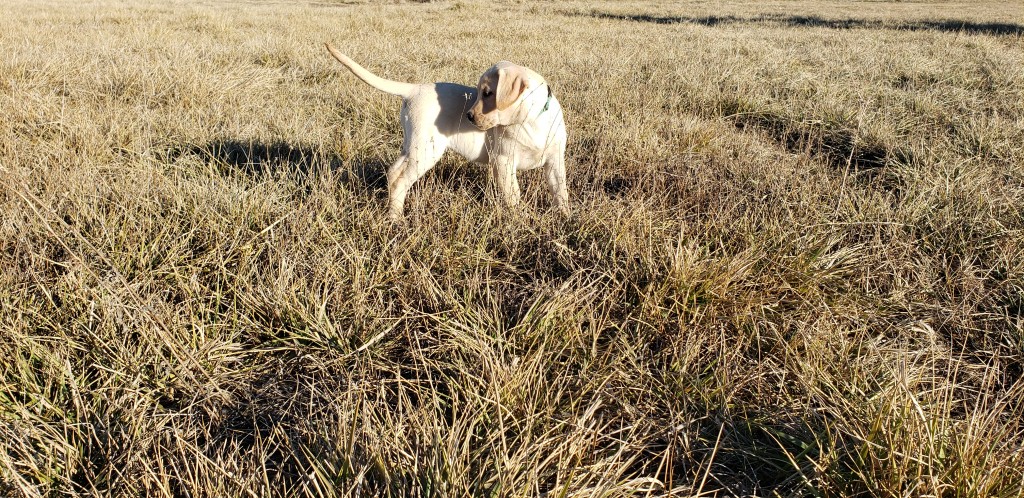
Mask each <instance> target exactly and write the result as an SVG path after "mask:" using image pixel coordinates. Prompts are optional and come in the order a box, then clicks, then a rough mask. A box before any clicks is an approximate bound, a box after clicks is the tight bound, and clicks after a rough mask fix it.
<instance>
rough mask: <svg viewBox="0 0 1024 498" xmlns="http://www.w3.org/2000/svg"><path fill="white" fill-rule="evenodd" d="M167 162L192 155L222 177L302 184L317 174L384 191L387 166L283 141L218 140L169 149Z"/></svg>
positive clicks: (372, 160)
mask: <svg viewBox="0 0 1024 498" xmlns="http://www.w3.org/2000/svg"><path fill="white" fill-rule="evenodd" d="M167 156H168V159H170V160H172V161H173V160H175V159H178V158H181V157H185V156H195V157H197V158H198V159H199V160H201V161H202V162H204V163H207V164H212V165H214V166H215V167H216V168H217V170H218V171H219V172H221V173H223V174H227V175H232V174H243V175H245V176H249V177H253V178H263V177H280V176H285V177H290V178H292V179H294V180H295V181H296V182H297V183H299V184H303V185H304V184H306V183H307V182H308V180H309V179H310V178H311V177H314V176H316V175H317V174H318V173H322V172H331V173H334V174H336V175H337V176H338V178H339V180H340V181H341V183H342V184H345V185H349V186H352V187H356V186H361V187H363V188H367V189H370V190H373V191H382V192H383V191H386V190H387V179H386V178H385V171H386V170H387V166H388V165H387V164H386V163H384V162H383V161H381V160H379V159H374V158H370V157H365V156H363V157H356V158H354V159H352V160H349V161H344V160H343V159H342V158H341V157H340V156H339V155H338V154H337V153H336V152H333V151H330V150H326V149H324V148H320V147H314V146H309V145H297V144H292V143H288V142H285V141H272V142H264V141H260V140H248V141H246V140H237V139H220V140H213V141H210V142H207V143H205V144H193V145H183V146H178V147H174V148H172V149H171V150H170V151H169V152H168V154H167Z"/></svg>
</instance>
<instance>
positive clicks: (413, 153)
mask: <svg viewBox="0 0 1024 498" xmlns="http://www.w3.org/2000/svg"><path fill="white" fill-rule="evenodd" d="M413 143H416V142H415V141H414V142H413ZM445 147H446V144H445V143H443V142H442V141H438V140H434V141H430V142H428V143H424V144H420V145H419V146H413V147H412V148H411V149H410V150H409V151H408V152H407V153H405V154H402V156H401V157H399V158H398V160H397V161H395V164H393V165H392V166H391V168H390V169H389V170H388V204H389V207H388V216H389V217H390V218H391V219H392V220H396V221H397V220H400V219H402V217H403V213H404V211H405V197H406V196H407V195H408V194H409V189H411V188H412V185H413V184H414V183H416V180H419V179H420V178H421V177H422V176H423V175H424V174H426V172H427V171H430V168H433V167H434V165H435V164H437V161H438V160H440V159H441V156H442V155H443V154H444V150H445Z"/></svg>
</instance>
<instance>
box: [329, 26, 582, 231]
mask: <svg viewBox="0 0 1024 498" xmlns="http://www.w3.org/2000/svg"><path fill="white" fill-rule="evenodd" d="M325 45H326V46H327V50H328V51H329V52H330V53H331V55H333V56H334V58H335V59H338V61H340V62H341V63H342V64H344V65H345V67H347V68H349V70H350V71H352V73H353V74H355V75H356V76H357V77H359V79H361V80H363V81H364V82H366V83H367V84H368V85H370V86H372V87H374V88H376V89H378V90H380V91H382V92H386V93H390V94H392V95H398V96H400V97H402V99H403V100H402V112H401V120H402V129H403V130H404V132H405V137H404V141H403V143H402V155H401V156H399V157H398V159H397V160H396V161H395V163H394V164H392V165H391V167H390V168H389V169H388V172H387V177H388V201H389V204H390V206H389V211H388V214H389V215H390V217H391V218H392V219H396V220H397V219H401V218H402V216H403V209H404V206H405V197H406V195H407V194H408V193H409V189H410V188H411V187H412V184H413V183H415V182H416V180H418V179H420V177H422V176H423V175H424V173H426V172H427V171H429V170H430V168H433V167H434V165H435V164H437V161H438V160H440V159H441V155H442V154H444V151H445V150H446V149H452V150H454V151H455V152H457V153H459V154H460V155H462V157H465V158H466V159H467V160H469V161H472V162H475V163H480V164H488V165H490V167H491V171H492V173H493V175H494V180H495V183H496V184H497V187H498V193H499V194H500V195H501V197H502V199H503V200H504V202H505V203H506V204H507V205H509V206H515V205H516V204H518V203H519V181H518V180H517V179H516V172H517V171H519V170H527V169H534V168H537V167H539V166H543V167H544V175H545V177H546V179H547V183H548V187H549V188H550V189H551V196H552V198H553V203H554V205H555V206H556V207H557V208H558V209H559V210H560V211H562V212H563V213H568V211H569V194H568V192H567V191H566V185H565V140H566V132H565V122H564V121H563V120H562V106H561V105H559V103H558V99H556V98H555V97H554V96H553V95H552V94H551V89H550V88H549V87H548V85H547V82H546V81H545V80H544V78H543V77H541V76H540V75H539V74H537V73H535V72H533V71H531V70H530V69H527V68H525V67H523V66H517V65H515V64H512V63H511V62H507V61H501V62H499V63H497V64H495V65H494V66H492V67H491V68H490V69H488V70H487V71H485V72H484V74H483V75H482V76H480V82H479V83H477V87H476V88H473V87H470V86H464V85H459V84H455V83H432V84H412V83H403V82H399V81H391V80H386V79H384V78H381V77H379V76H377V75H375V74H373V73H371V72H370V71H368V70H366V69H365V68H363V67H362V66H360V65H359V64H357V63H356V62H355V61H353V60H352V59H349V58H348V57H346V56H345V55H343V54H342V53H340V52H338V51H337V50H336V49H335V48H334V47H332V46H331V44H329V43H328V44H325Z"/></svg>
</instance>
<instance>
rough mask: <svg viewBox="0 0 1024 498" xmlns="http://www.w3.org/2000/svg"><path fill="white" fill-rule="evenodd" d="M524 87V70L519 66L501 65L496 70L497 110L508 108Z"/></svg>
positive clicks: (517, 98)
mask: <svg viewBox="0 0 1024 498" xmlns="http://www.w3.org/2000/svg"><path fill="white" fill-rule="evenodd" d="M525 89H526V71H523V70H522V68H520V67H519V66H511V67H503V68H501V69H499V70H498V91H497V92H495V93H496V94H497V95H495V104H496V106H497V107H498V110H499V111H503V110H505V109H508V108H509V106H511V105H512V104H515V103H516V100H519V96H520V95H522V94H523V90H525Z"/></svg>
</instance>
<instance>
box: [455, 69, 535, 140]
mask: <svg viewBox="0 0 1024 498" xmlns="http://www.w3.org/2000/svg"><path fill="white" fill-rule="evenodd" d="M546 85H547V83H546V82H545V81H544V78H543V77H541V75H539V74H537V73H535V72H533V71H532V70H530V69H529V68H526V67H523V66H519V65H516V64H513V63H511V62H508V61H501V62H499V63H497V64H495V65H493V66H491V67H490V69H488V70H486V71H484V74H482V75H481V76H480V82H479V83H477V84H476V101H474V102H473V106H472V107H471V108H470V109H469V112H468V113H466V117H468V118H469V121H470V122H471V123H473V124H475V125H476V127H477V128H480V129H481V130H489V129H491V128H494V127H495V126H499V125H500V126H509V125H513V124H519V123H522V122H523V121H525V120H526V119H527V118H528V116H529V115H530V113H531V112H534V113H535V112H537V111H538V110H539V109H542V108H543V107H544V103H545V102H546V101H547V98H548V92H547V89H546V88H544V87H545V86H546Z"/></svg>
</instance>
